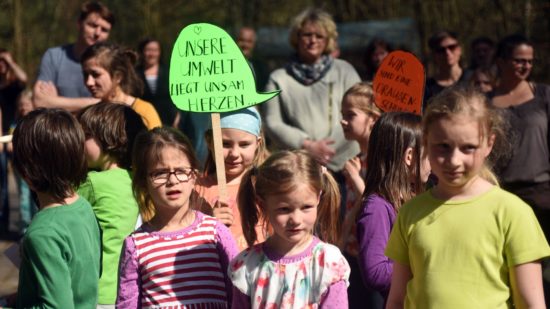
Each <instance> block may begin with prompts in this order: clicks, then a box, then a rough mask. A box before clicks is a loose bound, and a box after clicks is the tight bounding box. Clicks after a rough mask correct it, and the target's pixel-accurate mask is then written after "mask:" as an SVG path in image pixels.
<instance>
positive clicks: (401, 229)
mask: <svg viewBox="0 0 550 309" xmlns="http://www.w3.org/2000/svg"><path fill="white" fill-rule="evenodd" d="M501 133H502V131H501V119H500V117H499V114H497V113H496V112H495V110H494V109H493V108H491V107H490V105H489V104H488V102H487V99H486V98H485V96H483V95H482V94H480V93H478V92H475V91H473V90H459V89H449V90H446V91H445V92H442V93H441V94H440V95H438V96H437V97H434V99H433V100H432V102H431V103H430V105H429V107H428V109H427V110H426V112H425V115H424V119H423V134H424V147H425V149H426V153H427V155H428V159H429V161H430V164H431V168H432V172H433V173H434V174H435V175H436V176H437V178H438V183H437V184H436V185H435V186H434V187H433V188H432V189H430V190H428V191H427V192H425V193H423V194H421V195H418V196H416V197H415V198H413V199H412V200H411V201H409V202H408V203H406V204H405V205H404V206H403V207H402V208H401V210H400V211H399V214H398V216H397V221H396V223H395V225H394V228H393V230H392V233H391V236H390V239H389V241H388V246H387V249H386V255H387V256H388V257H389V258H391V259H392V260H394V268H393V276H392V282H391V290H390V294H389V298H388V306H387V308H403V305H404V306H405V308H413V307H414V308H451V307H452V308H472V307H476V308H511V307H512V306H515V307H517V308H545V303H544V295H543V289H542V275H541V265H540V260H541V259H542V258H545V257H547V256H549V255H550V248H549V246H548V243H547V241H546V239H545V238H544V234H543V232H542V230H541V228H540V226H539V224H538V222H537V220H536V218H535V216H534V214H533V211H532V209H531V208H530V207H529V206H528V205H527V204H525V203H524V202H523V201H522V200H521V199H519V198H518V197H517V196H515V195H513V194H511V193H509V192H506V191H504V190H503V189H501V188H500V187H499V186H498V185H497V182H496V178H495V177H494V175H493V174H492V172H491V171H490V164H488V163H489V162H488V160H487V158H488V157H489V155H490V153H491V150H492V148H493V147H494V146H496V145H497V141H498V139H499V138H502V137H503V136H502V134H501ZM497 150H499V149H497ZM495 151H496V150H495Z"/></svg>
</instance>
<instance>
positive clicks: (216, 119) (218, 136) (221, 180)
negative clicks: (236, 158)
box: [211, 113, 227, 203]
mask: <svg viewBox="0 0 550 309" xmlns="http://www.w3.org/2000/svg"><path fill="white" fill-rule="evenodd" d="M211 118H212V135H213V139H214V141H213V142H214V159H215V161H216V177H217V178H218V191H219V194H220V196H219V201H220V202H222V203H226V202H227V181H226V179H225V164H224V160H223V143H222V129H221V126H220V113H212V114H211Z"/></svg>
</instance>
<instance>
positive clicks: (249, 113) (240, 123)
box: [220, 107, 262, 137]
mask: <svg viewBox="0 0 550 309" xmlns="http://www.w3.org/2000/svg"><path fill="white" fill-rule="evenodd" d="M220 126H221V128H222V129H237V130H242V131H245V132H248V133H250V134H253V135H255V136H258V137H260V130H261V128H262V119H261V117H260V114H259V113H258V111H257V110H256V108H254V107H248V108H244V109H240V110H238V111H234V112H227V113H221V114H220Z"/></svg>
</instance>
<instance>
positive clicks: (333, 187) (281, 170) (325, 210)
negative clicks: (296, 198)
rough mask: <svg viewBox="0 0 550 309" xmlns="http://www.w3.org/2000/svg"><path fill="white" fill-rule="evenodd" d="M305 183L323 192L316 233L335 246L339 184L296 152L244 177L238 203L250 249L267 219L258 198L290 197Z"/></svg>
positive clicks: (269, 160)
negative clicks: (281, 195)
mask: <svg viewBox="0 0 550 309" xmlns="http://www.w3.org/2000/svg"><path fill="white" fill-rule="evenodd" d="M302 183H305V184H308V185H310V186H311V188H312V189H313V190H314V191H317V192H322V194H321V198H320V201H319V206H318V209H317V223H318V224H317V225H316V228H315V229H314V233H316V234H317V235H318V237H319V238H320V239H321V240H323V241H326V242H329V243H333V244H335V243H336V242H337V241H338V237H339V233H340V226H339V220H338V217H339V211H340V191H339V190H338V184H337V183H336V181H335V180H334V178H333V177H332V175H331V174H330V173H329V172H327V171H326V169H324V168H322V167H321V165H319V163H317V161H316V160H315V159H314V158H313V157H312V156H311V155H310V154H309V153H307V152H306V151H303V150H293V151H281V152H277V153H274V154H273V155H271V156H270V157H269V158H267V160H266V161H265V162H264V163H263V164H262V165H260V166H258V167H254V168H252V169H250V170H248V171H247V172H246V173H245V175H244V176H243V179H242V181H241V185H240V187H239V193H238V195H237V200H238V205H239V210H240V212H241V218H242V225H243V233H244V237H245V239H246V242H247V243H248V245H249V246H251V245H252V244H254V242H256V240H257V235H256V230H255V226H256V224H257V223H258V222H259V221H260V220H261V219H262V218H265V217H266V209H263V208H261V206H260V205H258V204H257V203H256V200H257V198H260V199H263V200H265V198H266V197H267V196H273V195H279V194H287V193H290V192H292V191H293V190H295V189H296V187H297V185H298V184H302ZM264 206H265V205H264Z"/></svg>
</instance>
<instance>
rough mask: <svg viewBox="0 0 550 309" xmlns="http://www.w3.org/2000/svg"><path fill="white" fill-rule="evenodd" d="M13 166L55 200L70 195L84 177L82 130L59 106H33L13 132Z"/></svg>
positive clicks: (58, 200) (33, 184)
mask: <svg viewBox="0 0 550 309" xmlns="http://www.w3.org/2000/svg"><path fill="white" fill-rule="evenodd" d="M13 149H14V152H13V153H14V160H13V162H14V166H15V169H16V170H17V172H18V173H19V174H20V175H21V177H22V178H23V179H24V180H25V181H26V182H27V183H28V184H29V186H30V187H31V188H32V189H33V190H34V191H37V192H41V193H46V194H48V195H50V196H51V197H52V198H53V200H54V201H55V202H57V203H63V201H64V199H66V198H68V197H71V196H72V195H73V194H74V190H75V188H76V187H78V186H79V185H80V184H81V183H82V182H83V181H84V180H85V179H86V172H87V165H86V157H85V155H84V131H82V128H81V127H80V124H79V123H78V121H77V120H76V119H75V118H74V117H73V116H72V115H71V114H70V113H69V112H67V111H65V110H62V109H37V110H34V111H32V112H30V113H29V114H27V115H26V116H24V117H23V118H21V120H20V121H19V123H18V125H17V127H16V128H15V131H14V133H13Z"/></svg>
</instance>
